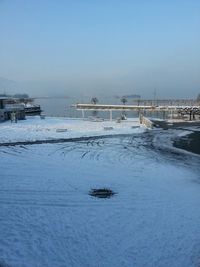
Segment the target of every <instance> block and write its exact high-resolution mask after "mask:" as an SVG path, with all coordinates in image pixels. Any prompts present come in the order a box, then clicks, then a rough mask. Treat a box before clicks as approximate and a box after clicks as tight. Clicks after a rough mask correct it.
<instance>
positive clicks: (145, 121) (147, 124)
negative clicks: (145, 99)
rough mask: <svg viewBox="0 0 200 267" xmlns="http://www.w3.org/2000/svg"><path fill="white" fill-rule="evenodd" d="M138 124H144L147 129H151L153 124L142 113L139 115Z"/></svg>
mask: <svg viewBox="0 0 200 267" xmlns="http://www.w3.org/2000/svg"><path fill="white" fill-rule="evenodd" d="M140 124H142V125H144V126H145V127H146V128H148V129H152V128H153V126H154V124H153V122H152V121H151V120H149V119H148V118H146V117H144V116H143V115H140Z"/></svg>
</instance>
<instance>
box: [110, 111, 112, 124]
mask: <svg viewBox="0 0 200 267" xmlns="http://www.w3.org/2000/svg"><path fill="white" fill-rule="evenodd" d="M110 121H112V110H110Z"/></svg>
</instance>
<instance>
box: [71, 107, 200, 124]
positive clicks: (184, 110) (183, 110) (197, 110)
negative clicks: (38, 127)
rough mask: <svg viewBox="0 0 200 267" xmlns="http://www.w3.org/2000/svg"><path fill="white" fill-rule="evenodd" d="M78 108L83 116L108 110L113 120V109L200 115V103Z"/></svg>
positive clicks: (175, 115)
mask: <svg viewBox="0 0 200 267" xmlns="http://www.w3.org/2000/svg"><path fill="white" fill-rule="evenodd" d="M72 106H73V107H74V108H76V110H80V111H81V112H82V117H83V118H84V117H85V111H107V112H109V113H110V120H111V121H112V119H113V116H112V113H113V111H137V112H138V114H139V116H140V115H145V113H146V111H151V112H161V113H163V114H165V113H166V112H167V114H168V115H169V116H170V118H171V119H173V118H176V119H185V120H186V119H188V118H189V120H190V121H191V120H195V119H196V116H198V118H199V116H200V106H199V105H158V106H156V105H107V104H74V105H72Z"/></svg>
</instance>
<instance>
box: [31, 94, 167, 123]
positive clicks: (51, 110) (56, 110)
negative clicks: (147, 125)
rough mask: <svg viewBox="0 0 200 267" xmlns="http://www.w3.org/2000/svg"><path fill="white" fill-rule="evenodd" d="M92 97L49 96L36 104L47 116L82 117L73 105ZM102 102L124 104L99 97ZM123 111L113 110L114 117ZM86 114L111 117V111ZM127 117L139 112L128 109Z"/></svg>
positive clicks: (159, 115)
mask: <svg viewBox="0 0 200 267" xmlns="http://www.w3.org/2000/svg"><path fill="white" fill-rule="evenodd" d="M90 99H91V98H87V97H85V98H82V99H77V98H49V99H36V100H35V104H39V105H40V106H41V108H42V110H43V113H45V114H46V115H47V116H52V117H54V116H56V117H71V118H80V117H82V113H81V111H78V110H76V109H75V108H73V107H72V105H73V104H76V103H90ZM99 103H101V104H122V103H121V101H120V99H117V98H114V97H113V98H101V99H99ZM131 104H133V102H132V101H131V100H130V101H128V102H127V105H131ZM121 113H122V112H121V111H115V112H113V118H117V117H119V116H120V115H121ZM85 115H86V116H99V117H102V118H105V119H108V118H109V113H108V112H107V111H105V112H102V111H98V112H96V113H94V112H92V111H86V112H85ZM126 115H127V117H138V112H135V111H128V112H126ZM146 116H149V117H159V118H163V114H160V113H159V112H156V113H152V112H148V113H147V114H146Z"/></svg>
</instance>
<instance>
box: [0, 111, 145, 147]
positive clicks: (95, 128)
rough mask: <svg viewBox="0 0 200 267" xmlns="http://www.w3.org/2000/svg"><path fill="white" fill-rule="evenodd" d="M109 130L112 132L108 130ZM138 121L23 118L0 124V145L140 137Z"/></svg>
mask: <svg viewBox="0 0 200 267" xmlns="http://www.w3.org/2000/svg"><path fill="white" fill-rule="evenodd" d="M111 127H112V128H113V129H111ZM143 131H144V128H142V127H140V124H139V120H138V119H130V120H125V121H121V122H120V123H117V122H116V121H114V120H113V121H92V120H83V119H68V118H53V117H47V118H46V119H40V117H39V116H36V117H27V119H26V120H21V121H18V123H10V121H7V122H4V123H1V124H0V143H4V142H23V141H35V140H49V139H51V140H52V139H61V138H77V137H83V136H99V135H100V136H101V135H108V134H109V135H115V134H123V133H126V134H129V133H134V132H138V133H141V132H143Z"/></svg>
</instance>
